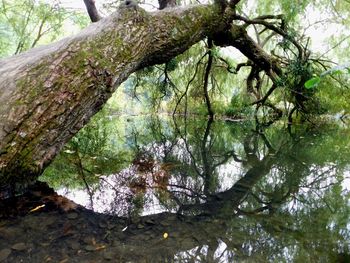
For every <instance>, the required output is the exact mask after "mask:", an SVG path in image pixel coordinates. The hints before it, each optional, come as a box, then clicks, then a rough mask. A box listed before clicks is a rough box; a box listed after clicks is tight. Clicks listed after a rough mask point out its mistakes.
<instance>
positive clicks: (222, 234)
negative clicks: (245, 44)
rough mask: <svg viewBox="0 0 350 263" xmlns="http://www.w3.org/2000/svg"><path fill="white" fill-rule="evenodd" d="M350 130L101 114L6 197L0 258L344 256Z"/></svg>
mask: <svg viewBox="0 0 350 263" xmlns="http://www.w3.org/2000/svg"><path fill="white" fill-rule="evenodd" d="M349 135H350V130H349V129H348V128H347V127H344V126H343V127H342V126H339V125H336V124H331V125H330V124H329V125H326V124H323V125H318V126H317V127H314V126H311V125H299V126H292V127H288V126H286V125H285V124H283V123H273V124H271V125H268V126H267V125H265V126H264V125H259V124H257V123H255V122H249V121H245V122H224V121H215V122H212V121H208V120H200V119H198V118H190V119H187V120H185V119H183V118H181V119H172V118H168V117H151V116H143V117H140V116H139V117H130V116H129V117H113V116H105V117H102V118H100V119H98V120H95V121H93V122H92V123H91V124H90V125H89V126H87V127H85V128H84V129H83V130H82V131H81V132H80V133H79V134H78V135H77V136H76V137H75V138H74V139H73V140H72V141H71V142H70V143H69V144H68V145H67V146H66V147H65V148H64V150H63V151H62V153H61V154H60V155H59V156H58V157H57V158H56V160H55V161H54V162H53V163H52V165H51V166H50V167H49V168H48V169H47V170H46V171H45V174H44V176H43V177H42V178H39V179H40V180H41V181H42V182H41V183H40V182H38V183H36V184H35V185H33V186H32V187H31V189H30V190H29V191H28V192H26V193H25V194H24V195H21V196H17V197H16V198H12V199H7V200H5V201H2V202H1V204H0V205H1V207H0V208H1V215H0V216H1V221H0V260H1V256H2V257H3V258H4V260H5V261H6V260H7V261H8V262H21V260H22V262H108V261H110V262H342V260H343V262H348V261H349V260H350V257H349V253H350V251H349V249H350V247H349V240H350V224H349V223H350V219H349V215H350V213H349V210H350V209H349V208H350V203H349V190H350V178H349V175H350V172H349V171H350V166H349V164H350V162H349V160H350V157H349V147H350V143H349ZM43 182H45V183H43ZM347 260H348V261H347Z"/></svg>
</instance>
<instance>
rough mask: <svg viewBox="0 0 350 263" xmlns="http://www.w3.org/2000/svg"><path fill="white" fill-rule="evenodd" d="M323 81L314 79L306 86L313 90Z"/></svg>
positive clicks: (317, 78) (306, 83)
mask: <svg viewBox="0 0 350 263" xmlns="http://www.w3.org/2000/svg"><path fill="white" fill-rule="evenodd" d="M320 81H321V78H320V77H313V78H311V79H309V80H308V81H306V82H305V84H304V86H305V88H307V89H313V88H315V87H316V86H317V85H318V84H319V83H320Z"/></svg>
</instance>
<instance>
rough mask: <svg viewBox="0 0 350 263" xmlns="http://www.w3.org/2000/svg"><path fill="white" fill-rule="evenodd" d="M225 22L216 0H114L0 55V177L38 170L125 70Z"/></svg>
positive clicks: (160, 57)
mask: <svg viewBox="0 0 350 263" xmlns="http://www.w3.org/2000/svg"><path fill="white" fill-rule="evenodd" d="M226 23H227V21H225V16H223V15H222V12H221V10H220V8H218V7H217V6H216V5H211V6H210V5H197V6H191V7H185V8H174V9H166V10H163V11H158V12H154V13H147V12H146V11H144V10H143V9H141V8H139V7H132V8H128V7H126V6H121V7H120V9H119V10H118V12H116V13H114V14H113V15H112V16H110V17H108V18H105V19H102V20H100V21H99V22H97V23H94V24H92V25H90V26H89V27H88V28H86V29H85V30H83V31H82V32H81V33H80V34H78V35H76V36H74V37H71V38H66V39H63V40H61V41H59V42H57V43H54V44H51V45H48V46H43V47H39V48H35V49H32V50H30V51H28V52H26V53H22V54H20V55H17V56H13V57H10V58H8V59H4V60H0V103H1V107H0V178H1V179H0V183H5V182H6V183H7V182H11V180H12V179H14V180H17V179H18V177H23V178H31V177H35V176H37V175H39V174H40V173H41V172H42V171H43V169H44V168H45V167H46V166H47V165H48V164H49V163H50V161H51V160H52V159H53V158H54V157H55V155H56V154H57V153H58V152H59V151H60V149H61V148H62V146H63V145H64V144H65V143H66V142H67V141H68V140H69V139H70V138H71V137H72V136H73V135H74V134H76V133H77V132H78V130H79V129H80V128H82V127H83V125H84V124H86V123H87V121H88V120H89V119H90V118H91V117H92V116H93V115H94V114H95V113H96V112H97V111H99V110H100V109H101V107H102V106H103V105H104V103H105V102H106V101H107V100H108V98H109V97H110V96H111V94H112V93H113V92H114V91H115V90H116V88H117V87H118V86H119V85H120V84H121V83H122V82H123V81H124V80H125V79H126V78H127V77H128V76H129V75H130V74H131V73H133V72H135V71H136V70H138V69H140V68H143V67H146V66H150V65H154V64H159V63H164V62H166V61H168V60H169V59H170V58H172V57H174V56H176V55H178V54H180V53H182V52H184V51H185V50H187V49H188V48H189V47H190V46H191V45H193V44H195V43H196V42H198V41H200V40H201V39H203V38H205V37H207V36H210V35H212V34H214V33H215V32H217V31H218V30H221V29H222V30H223V29H224V28H225V27H227V25H226ZM16 178H17V179H16Z"/></svg>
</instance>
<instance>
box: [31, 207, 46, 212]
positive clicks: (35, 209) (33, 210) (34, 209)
mask: <svg viewBox="0 0 350 263" xmlns="http://www.w3.org/2000/svg"><path fill="white" fill-rule="evenodd" d="M43 207H45V205H39V206H37V207H35V208H33V209H31V210H30V211H29V213H32V212H35V211H38V210H39V209H41V208H43Z"/></svg>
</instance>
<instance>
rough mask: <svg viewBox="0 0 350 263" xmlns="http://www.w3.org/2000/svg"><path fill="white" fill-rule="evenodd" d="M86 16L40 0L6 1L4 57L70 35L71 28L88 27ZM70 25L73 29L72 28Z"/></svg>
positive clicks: (0, 17)
mask: <svg viewBox="0 0 350 263" xmlns="http://www.w3.org/2000/svg"><path fill="white" fill-rule="evenodd" d="M87 21H88V20H87V18H86V16H83V15H82V14H80V13H78V12H74V11H68V10H66V9H65V8H63V7H62V6H60V5H59V4H58V3H56V2H55V3H49V2H47V1H38V0H23V1H22V0H11V1H9V0H2V1H1V3H0V57H5V56H8V55H11V54H18V53H21V52H23V51H25V50H27V49H29V48H32V47H34V46H37V45H38V44H47V43H50V42H52V41H54V40H56V39H58V38H60V37H62V36H64V35H65V34H67V33H68V32H67V29H66V28H67V25H69V24H71V25H74V26H77V27H80V28H81V27H82V26H86V24H87ZM71 25H70V27H71Z"/></svg>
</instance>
